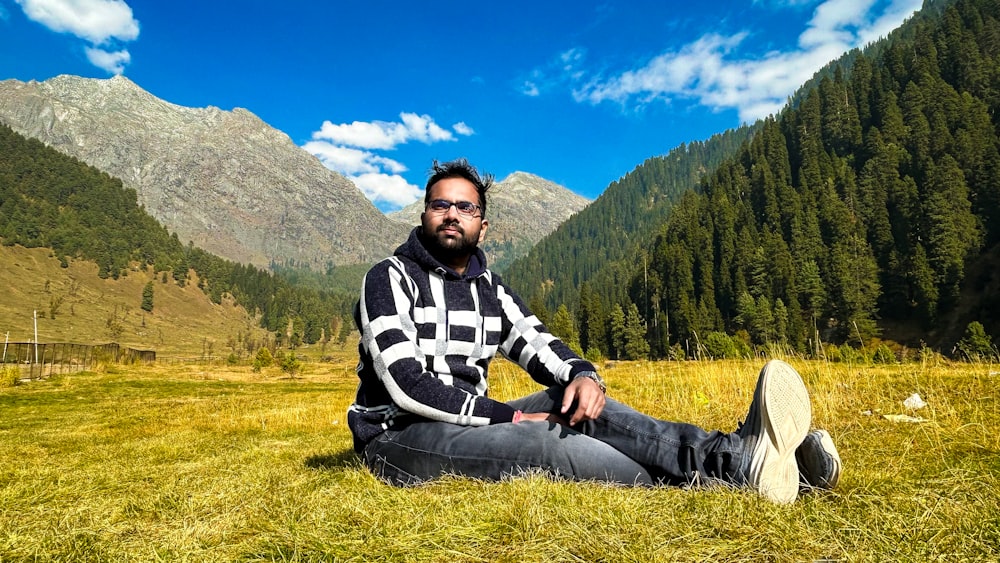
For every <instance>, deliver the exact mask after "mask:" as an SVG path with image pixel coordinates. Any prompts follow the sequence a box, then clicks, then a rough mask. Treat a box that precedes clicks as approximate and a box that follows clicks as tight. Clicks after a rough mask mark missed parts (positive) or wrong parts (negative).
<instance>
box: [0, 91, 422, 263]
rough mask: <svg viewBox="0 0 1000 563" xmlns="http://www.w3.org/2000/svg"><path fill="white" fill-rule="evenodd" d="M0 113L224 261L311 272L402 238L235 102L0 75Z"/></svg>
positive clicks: (338, 180) (402, 232)
mask: <svg viewBox="0 0 1000 563" xmlns="http://www.w3.org/2000/svg"><path fill="white" fill-rule="evenodd" d="M0 121H2V122H3V123H6V124H7V125H9V126H10V127H11V128H13V129H14V130H15V131H17V132H19V133H21V134H22V135H25V136H27V137H33V138H36V139H38V140H40V141H42V142H44V143H46V144H48V145H50V146H52V147H53V148H55V149H56V150H59V151H61V152H64V153H66V154H69V155H71V156H75V157H77V158H79V159H80V160H83V161H84V162H86V163H88V164H90V165H92V166H94V167H96V168H99V169H101V170H103V171H105V172H107V173H108V174H110V175H112V176H115V177H117V178H120V179H121V180H122V182H123V184H124V185H125V186H126V187H130V188H133V189H135V190H136V192H137V193H138V197H139V202H140V203H141V204H142V205H144V206H145V207H146V210H147V211H148V212H149V213H150V214H151V215H153V216H154V217H155V218H156V219H158V220H159V221H160V222H161V223H163V224H164V225H165V226H166V227H167V228H168V229H169V230H171V231H174V232H176V233H177V234H178V236H179V238H180V239H181V240H182V241H189V240H190V241H192V242H194V244H195V245H197V246H199V247H201V248H204V249H205V250H208V251H210V252H212V253H215V254H218V255H219V256H222V257H225V258H227V259H230V260H233V261H236V262H241V263H252V264H256V265H258V266H267V265H268V264H269V263H270V262H271V261H276V262H279V263H284V262H286V261H287V260H288V259H293V260H295V262H296V263H298V264H302V265H310V266H313V267H317V268H322V267H324V266H325V265H326V264H327V263H333V264H349V263H358V262H370V261H374V260H378V259H380V258H382V257H384V256H388V255H389V254H391V253H392V250H393V249H394V248H395V247H396V246H397V245H398V244H399V243H400V242H401V241H402V240H404V239H405V237H406V233H407V229H406V228H405V226H402V225H399V224H398V223H395V222H393V221H391V220H389V219H387V218H386V217H385V216H384V215H383V214H382V213H380V212H379V211H378V209H376V208H375V206H374V205H372V204H371V202H369V201H368V200H367V199H366V198H365V197H364V195H363V194H362V193H361V191H360V190H358V188H357V187H356V186H355V185H354V184H353V183H352V182H350V180H348V179H347V178H345V177H343V176H342V175H340V174H337V173H336V172H333V171H331V170H329V169H327V168H326V167H324V166H323V165H322V164H321V163H320V162H319V160H317V159H316V158H315V157H313V156H312V155H310V154H309V153H307V152H306V151H305V150H303V149H302V148H300V147H298V146H297V145H295V143H293V142H292V140H291V139H290V138H289V137H288V135H286V134H284V133H282V132H281V131H278V130H276V129H273V128H272V127H270V126H268V125H267V124H266V123H264V122H263V121H262V120H261V119H260V118H258V117H257V116H256V115H254V114H253V113H251V112H249V111H247V110H245V109H239V108H238V109H234V110H232V111H224V110H221V109H219V108H217V107H212V106H209V107H207V108H189V107H183V106H179V105H176V104H172V103H169V102H166V101H164V100H161V99H159V98H157V97H156V96H154V95H152V94H150V93H149V92H146V91H145V90H143V89H142V88H140V87H139V86H138V85H136V84H135V83H134V82H132V81H131V80H129V79H128V78H125V77H124V76H116V77H114V78H109V79H105V80H100V79H90V78H80V77H76V76H69V75H62V76H57V77H54V78H52V79H49V80H46V81H44V82H36V81H30V82H20V81H17V80H5V81H0Z"/></svg>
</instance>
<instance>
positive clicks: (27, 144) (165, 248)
mask: <svg viewBox="0 0 1000 563" xmlns="http://www.w3.org/2000/svg"><path fill="white" fill-rule="evenodd" d="M0 241H2V243H3V244H5V245H15V244H18V245H21V246H24V247H28V248H35V247H46V248H51V249H52V250H53V252H54V253H55V255H56V256H58V257H60V258H61V259H62V260H63V263H64V264H65V262H66V260H67V259H68V258H75V259H84V260H91V261H94V262H96V263H97V264H98V271H99V275H100V276H101V277H113V278H117V277H118V276H119V275H121V274H122V273H124V272H125V271H126V270H127V268H128V267H129V265H130V264H133V263H137V264H140V265H142V266H143V267H146V266H149V267H152V268H153V269H154V270H155V271H156V272H157V273H158V274H162V276H163V277H165V278H166V279H168V280H172V281H173V282H174V283H178V284H181V285H183V284H185V283H186V282H187V280H188V279H189V272H190V271H191V270H193V271H194V272H196V273H197V278H198V284H199V287H200V288H201V289H202V290H203V291H204V292H205V293H206V294H208V295H209V296H210V297H211V299H212V301H213V302H216V303H218V302H220V301H221V299H222V296H223V295H224V294H231V295H232V296H233V297H234V299H235V300H236V302H237V303H239V304H240V305H243V306H244V307H246V309H247V310H248V311H250V312H251V313H252V314H259V315H260V318H261V326H262V327H264V328H266V329H268V330H270V331H275V332H278V336H279V338H280V337H283V336H284V335H285V332H286V330H287V327H288V326H289V324H291V326H292V330H293V334H292V338H293V339H296V340H301V341H303V342H316V341H317V340H319V339H320V338H321V336H322V335H324V334H327V335H329V334H330V332H331V327H333V328H334V329H336V330H340V329H341V327H344V326H349V325H350V322H349V318H350V307H351V306H352V304H353V300H354V297H352V296H347V295H336V294H332V293H328V292H322V291H317V290H315V289H311V288H307V287H302V286H297V285H293V284H290V283H289V282H288V281H287V280H285V279H284V278H282V277H280V276H276V275H273V274H270V273H268V272H265V271H261V270H259V269H257V268H256V267H253V266H249V265H242V264H236V263H233V262H229V261H227V260H223V259H221V258H219V257H217V256H214V255H212V254H209V253H207V252H205V251H203V250H201V249H199V248H195V247H194V246H192V245H191V244H188V245H184V244H182V243H181V242H180V240H178V237H177V235H176V234H170V233H168V232H167V230H166V229H165V228H164V227H163V226H162V225H161V224H159V223H158V222H157V221H156V220H155V219H153V218H152V217H150V216H149V215H148V214H147V213H146V212H145V210H144V209H143V208H142V207H140V206H139V205H138V204H137V201H136V193H135V191H134V190H131V189H125V188H123V187H122V184H121V182H120V181H119V180H117V179H115V178H112V177H111V176H108V175H107V174H105V173H103V172H101V171H99V170H97V169H96V168H93V167H91V166H88V165H86V164H84V163H82V162H80V161H78V160H76V159H74V158H72V157H68V156H65V155H63V154H61V153H59V152H57V151H55V150H53V149H51V148H48V147H46V146H45V145H43V144H42V143H40V142H38V141H35V140H33V139H26V138H24V137H22V136H21V135H19V134H17V133H15V132H14V131H12V130H11V129H10V128H9V127H7V126H0Z"/></svg>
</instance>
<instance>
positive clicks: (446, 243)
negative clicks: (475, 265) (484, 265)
mask: <svg viewBox="0 0 1000 563" xmlns="http://www.w3.org/2000/svg"><path fill="white" fill-rule="evenodd" d="M448 228H450V229H455V230H457V231H458V235H457V236H456V235H454V234H452V233H447V232H445V229H448ZM473 230H475V229H466V228H464V227H463V226H462V225H461V224H460V223H459V222H458V221H455V222H451V223H449V222H447V221H446V222H444V223H442V224H440V225H438V226H437V229H434V230H433V231H432V230H431V229H428V228H427V226H426V225H425V226H424V227H423V228H422V229H421V231H422V233H423V237H422V238H423V240H424V245H425V246H426V247H427V250H428V252H430V253H431V255H432V256H434V257H435V258H437V259H438V260H440V261H441V262H443V263H445V264H448V263H450V262H452V261H453V260H455V259H463V258H468V257H469V256H472V255H473V254H474V253H475V252H476V248H477V247H478V246H479V231H478V230H475V232H470V231H473Z"/></svg>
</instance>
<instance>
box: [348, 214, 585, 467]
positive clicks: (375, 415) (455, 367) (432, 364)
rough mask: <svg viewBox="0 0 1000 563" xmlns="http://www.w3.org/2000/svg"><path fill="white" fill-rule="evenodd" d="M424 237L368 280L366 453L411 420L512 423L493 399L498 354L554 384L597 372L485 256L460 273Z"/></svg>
mask: <svg viewBox="0 0 1000 563" xmlns="http://www.w3.org/2000/svg"><path fill="white" fill-rule="evenodd" d="M419 232H420V227H417V228H415V229H414V230H413V231H412V232H411V233H410V237H409V239H408V240H407V241H406V242H405V243H403V245H401V246H400V247H399V248H397V249H396V252H395V255H394V256H392V257H391V258H386V259H385V260H383V261H381V262H379V263H378V264H376V265H375V266H374V267H373V268H372V269H371V270H370V271H369V272H368V273H367V274H366V275H365V279H364V282H363V284H362V287H361V298H360V300H359V301H358V304H357V306H356V307H355V311H354V317H355V323H356V324H357V326H358V329H359V330H360V331H361V341H360V343H359V345H358V353H359V355H360V362H359V363H358V377H359V378H360V380H361V383H360V385H359V386H358V392H357V398H356V400H355V403H354V404H353V405H351V407H350V408H349V409H348V424H349V426H350V428H351V432H352V433H353V435H354V441H355V442H354V443H355V448H357V449H358V450H359V451H360V449H362V448H363V447H364V445H365V444H366V443H367V442H368V441H369V440H371V439H372V438H373V437H374V436H376V435H378V434H380V433H381V432H383V431H385V430H386V429H387V428H389V427H391V426H393V425H398V424H404V423H406V422H407V421H411V420H422V419H430V420H439V421H445V422H451V423H453V424H462V425H469V426H480V425H487V424H496V423H500V422H510V421H511V419H512V418H513V415H514V409H512V408H511V407H510V406H509V405H507V404H505V403H502V402H500V401H495V400H493V399H491V398H489V397H488V396H487V388H488V386H487V374H488V371H489V365H490V361H491V360H492V359H493V357H494V356H495V355H496V354H497V352H500V353H501V354H503V355H504V356H505V357H507V358H509V359H511V360H513V361H515V362H517V363H518V364H519V365H520V366H521V367H522V368H524V369H525V371H527V372H528V373H529V374H530V375H531V377H532V378H533V379H535V380H536V381H538V382H539V383H541V384H543V385H546V386H550V385H554V384H561V385H566V384H567V383H569V382H570V381H571V380H572V379H573V378H574V377H575V376H576V375H577V374H579V373H581V372H585V371H595V369H594V366H593V365H592V364H591V363H590V362H587V361H586V360H582V359H580V358H579V357H578V356H576V355H575V354H574V353H573V352H572V351H571V350H570V349H569V348H568V347H567V346H566V345H565V344H563V342H562V341H561V340H559V339H557V338H556V337H554V336H552V334H550V333H549V332H548V331H547V330H546V328H545V327H544V326H543V325H542V323H541V322H540V321H539V320H538V318H537V317H535V316H534V315H532V314H531V312H530V311H528V309H527V307H525V306H524V303H523V302H522V301H521V299H520V298H519V297H518V296H517V295H515V294H514V292H513V291H511V290H510V288H508V287H507V286H506V285H504V283H503V282H502V281H501V280H500V276H498V275H497V274H494V273H493V272H491V271H490V270H488V269H487V268H486V257H485V255H484V254H483V253H482V251H481V250H477V251H476V254H475V255H473V256H472V258H471V260H470V261H469V266H468V268H467V269H466V273H465V274H464V275H461V274H458V273H457V272H455V271H454V270H452V269H451V268H448V267H447V266H444V265H443V264H441V263H440V262H439V261H438V260H436V259H435V258H434V257H433V256H431V255H430V253H429V252H428V251H427V249H426V248H425V247H424V246H423V244H422V243H421V241H420V238H419V236H418V235H419Z"/></svg>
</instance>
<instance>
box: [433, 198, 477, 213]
mask: <svg viewBox="0 0 1000 563" xmlns="http://www.w3.org/2000/svg"><path fill="white" fill-rule="evenodd" d="M453 205H454V206H455V210H456V211H458V214H459V215H462V216H463V217H469V218H475V217H478V215H476V214H477V213H478V212H479V210H480V209H482V208H481V207H479V206H478V205H476V204H475V203H472V202H471V201H448V200H447V199H432V200H430V201H428V202H427V205H426V206H425V207H424V209H425V210H429V211H433V212H434V213H447V212H448V210H449V209H451V206H453Z"/></svg>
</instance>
